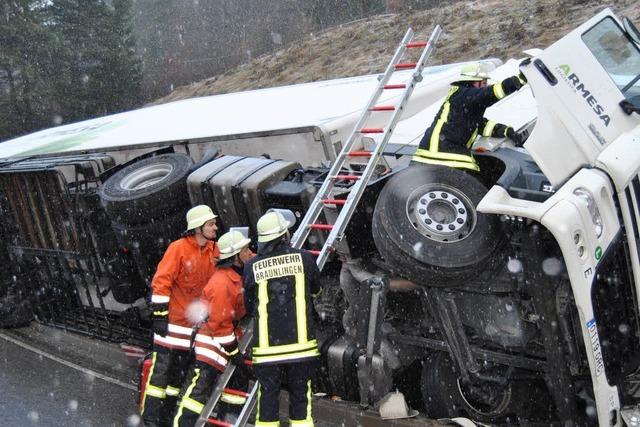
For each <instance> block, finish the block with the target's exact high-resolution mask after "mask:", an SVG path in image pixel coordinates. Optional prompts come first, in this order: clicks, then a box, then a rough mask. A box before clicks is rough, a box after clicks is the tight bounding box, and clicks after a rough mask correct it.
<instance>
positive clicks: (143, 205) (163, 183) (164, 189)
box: [100, 154, 193, 225]
mask: <svg viewBox="0 0 640 427" xmlns="http://www.w3.org/2000/svg"><path fill="white" fill-rule="evenodd" d="M192 164H193V161H192V160H191V158H190V157H189V156H187V155H185V154H161V155H159V156H153V157H147V158H145V159H142V160H140V161H138V162H136V163H133V164H131V165H129V166H126V167H124V168H123V169H121V170H119V171H118V172H116V173H115V174H113V175H112V176H111V177H109V179H107V180H106V181H105V183H104V184H103V185H102V187H100V200H101V202H102V206H103V207H104V209H105V211H106V212H107V215H108V216H109V218H110V219H111V220H112V221H115V222H118V223H123V224H129V225H138V224H143V223H145V222H148V221H149V220H150V219H155V218H161V217H164V216H166V215H168V214H172V213H174V212H176V211H178V210H179V209H183V208H185V207H187V206H189V203H190V202H189V194H188V192H187V183H186V179H185V178H186V176H187V175H188V173H189V170H190V168H191V165H192Z"/></svg>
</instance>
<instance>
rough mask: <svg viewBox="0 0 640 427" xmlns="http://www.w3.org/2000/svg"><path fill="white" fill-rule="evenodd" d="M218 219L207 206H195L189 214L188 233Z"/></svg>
mask: <svg viewBox="0 0 640 427" xmlns="http://www.w3.org/2000/svg"><path fill="white" fill-rule="evenodd" d="M217 217H218V216H217V215H216V214H214V213H213V211H212V210H211V208H210V207H209V206H207V205H198V206H194V207H192V208H191V209H189V211H188V212H187V231H189V230H193V229H195V228H198V227H202V226H203V225H204V223H205V222H207V221H209V220H210V219H214V218H217Z"/></svg>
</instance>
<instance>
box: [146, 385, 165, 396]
mask: <svg viewBox="0 0 640 427" xmlns="http://www.w3.org/2000/svg"><path fill="white" fill-rule="evenodd" d="M145 394H147V395H149V396H153V397H157V398H158V399H164V398H165V397H167V390H166V389H164V388H160V387H156V386H154V385H151V384H149V385H147V388H146V391H145Z"/></svg>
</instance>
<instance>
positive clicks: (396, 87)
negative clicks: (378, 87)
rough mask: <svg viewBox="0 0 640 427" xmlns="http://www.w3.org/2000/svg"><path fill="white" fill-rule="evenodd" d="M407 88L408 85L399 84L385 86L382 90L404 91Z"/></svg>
mask: <svg viewBox="0 0 640 427" xmlns="http://www.w3.org/2000/svg"><path fill="white" fill-rule="evenodd" d="M406 87H407V85H406V84H404V83H398V84H393V85H384V86H382V89H404V88H406Z"/></svg>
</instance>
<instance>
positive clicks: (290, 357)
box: [243, 211, 320, 427]
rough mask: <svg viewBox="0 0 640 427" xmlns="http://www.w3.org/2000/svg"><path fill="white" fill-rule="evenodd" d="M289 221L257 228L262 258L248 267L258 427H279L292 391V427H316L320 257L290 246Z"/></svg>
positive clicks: (271, 219) (266, 220) (269, 220)
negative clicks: (285, 397)
mask: <svg viewBox="0 0 640 427" xmlns="http://www.w3.org/2000/svg"><path fill="white" fill-rule="evenodd" d="M291 225H293V221H288V220H287V219H285V217H284V216H283V215H282V214H281V213H280V212H278V211H272V212H268V213H266V214H265V215H263V216H262V217H261V218H260V220H259V221H258V224H257V229H258V255H257V256H256V257H255V258H253V259H252V260H251V261H249V262H248V263H247V264H246V265H245V269H244V275H243V281H244V289H245V307H246V310H247V314H248V315H250V316H252V317H253V319H254V337H253V339H254V341H253V353H252V361H253V368H254V372H255V374H256V376H257V378H258V381H259V383H260V387H259V390H258V393H259V394H258V412H257V415H256V424H255V425H256V427H267V426H268V427H276V426H278V425H279V424H280V422H279V419H280V417H279V405H278V403H279V397H278V396H279V394H280V387H281V385H282V384H283V383H286V384H287V387H288V390H289V420H290V421H289V422H290V425H291V426H292V427H312V426H313V418H312V416H311V377H312V375H313V372H314V371H315V364H316V361H317V358H318V356H319V352H318V342H317V340H316V337H315V330H314V324H313V310H314V307H313V302H312V299H311V296H312V295H316V294H318V293H319V292H320V283H319V277H320V271H319V270H318V266H317V265H316V262H315V259H314V257H313V256H312V255H311V254H309V253H308V252H305V251H302V250H299V249H294V248H292V247H291V246H290V244H289V231H288V228H289V227H290V226H291Z"/></svg>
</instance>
